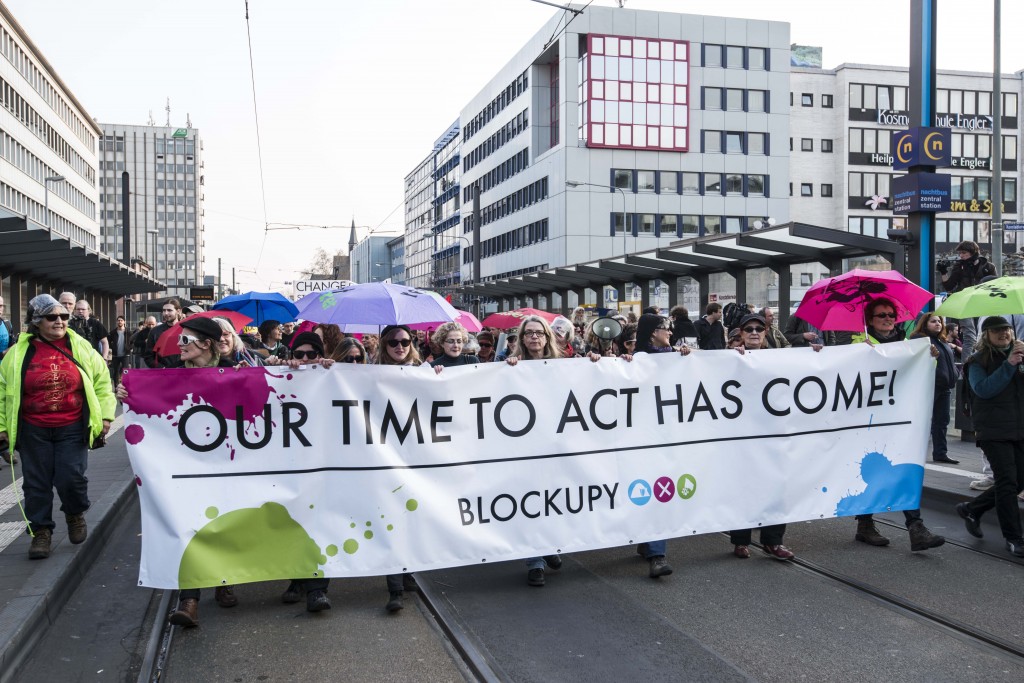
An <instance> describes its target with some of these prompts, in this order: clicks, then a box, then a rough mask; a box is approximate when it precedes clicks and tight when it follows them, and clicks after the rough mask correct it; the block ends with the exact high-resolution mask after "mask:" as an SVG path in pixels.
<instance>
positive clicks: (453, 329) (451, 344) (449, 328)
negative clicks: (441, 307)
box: [430, 323, 480, 374]
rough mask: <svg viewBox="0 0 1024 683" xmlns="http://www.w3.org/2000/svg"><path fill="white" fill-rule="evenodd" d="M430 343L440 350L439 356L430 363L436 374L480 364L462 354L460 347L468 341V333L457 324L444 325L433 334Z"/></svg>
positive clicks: (477, 359)
mask: <svg viewBox="0 0 1024 683" xmlns="http://www.w3.org/2000/svg"><path fill="white" fill-rule="evenodd" d="M431 341H432V342H433V343H434V345H435V346H438V347H440V348H441V355H440V356H438V357H437V358H435V359H434V360H433V361H431V363H430V365H431V366H432V367H433V368H434V372H436V373H438V374H440V373H441V371H442V370H444V369H445V368H450V367H457V366H460V365H476V364H477V363H479V362H480V359H479V358H477V357H476V356H473V355H466V354H463V353H462V347H463V346H465V344H466V342H467V341H469V333H468V332H466V328H465V327H463V326H462V325H460V324H459V323H444V324H443V325H441V326H440V327H438V328H437V331H436V332H434V336H433V337H432V338H431Z"/></svg>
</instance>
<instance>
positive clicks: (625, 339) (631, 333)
mask: <svg viewBox="0 0 1024 683" xmlns="http://www.w3.org/2000/svg"><path fill="white" fill-rule="evenodd" d="M634 352H636V325H634V324H633V323H626V324H625V325H623V326H622V332H619V335H618V336H617V337H615V339H614V340H613V341H612V353H614V354H615V355H616V356H632V355H633V353H634Z"/></svg>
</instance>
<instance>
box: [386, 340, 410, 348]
mask: <svg viewBox="0 0 1024 683" xmlns="http://www.w3.org/2000/svg"><path fill="white" fill-rule="evenodd" d="M411 344H412V339H388V346H390V347H391V348H393V349H397V348H398V347H399V346H401V347H402V348H403V349H407V348H409V346H410V345H411Z"/></svg>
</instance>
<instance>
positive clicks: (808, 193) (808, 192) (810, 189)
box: [800, 183, 814, 197]
mask: <svg viewBox="0 0 1024 683" xmlns="http://www.w3.org/2000/svg"><path fill="white" fill-rule="evenodd" d="M800 196H801V197H813V196H814V186H813V185H812V184H811V183H800Z"/></svg>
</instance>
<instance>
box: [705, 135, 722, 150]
mask: <svg viewBox="0 0 1024 683" xmlns="http://www.w3.org/2000/svg"><path fill="white" fill-rule="evenodd" d="M703 134H704V153H705V154H721V152H722V131H720V130H705V131H703Z"/></svg>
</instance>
